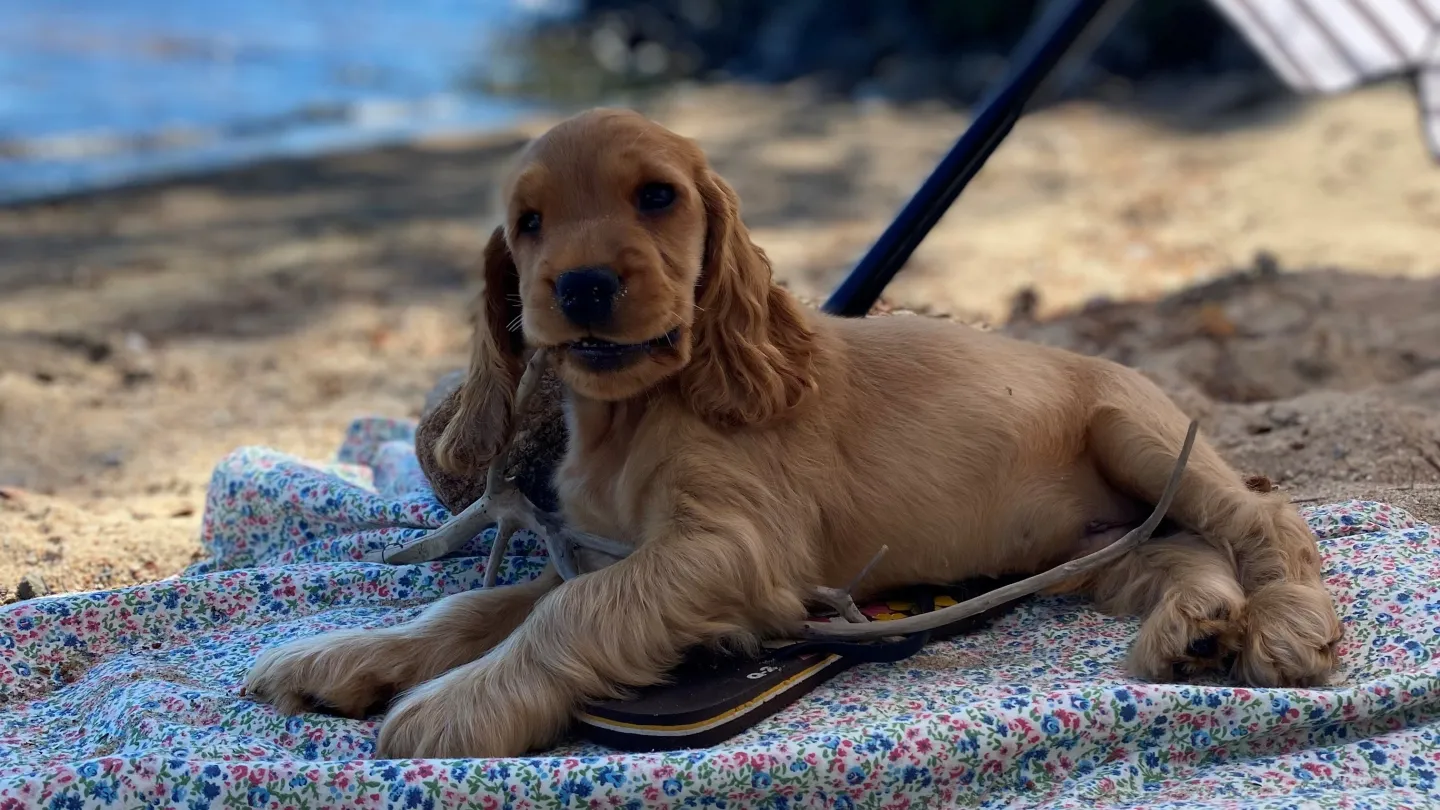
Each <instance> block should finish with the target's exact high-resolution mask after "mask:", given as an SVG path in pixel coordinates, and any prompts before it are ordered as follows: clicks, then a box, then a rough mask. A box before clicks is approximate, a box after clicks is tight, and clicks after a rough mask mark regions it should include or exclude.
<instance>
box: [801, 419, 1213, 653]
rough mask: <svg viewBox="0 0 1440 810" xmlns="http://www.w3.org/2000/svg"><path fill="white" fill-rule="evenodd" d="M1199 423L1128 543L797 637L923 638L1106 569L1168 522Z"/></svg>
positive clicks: (816, 627)
mask: <svg viewBox="0 0 1440 810" xmlns="http://www.w3.org/2000/svg"><path fill="white" fill-rule="evenodd" d="M1199 427H1200V425H1199V423H1198V422H1193V421H1192V422H1191V423H1190V430H1189V432H1187V433H1186V434H1185V444H1184V445H1182V446H1181V448H1180V455H1179V457H1178V458H1176V460H1175V468H1174V469H1173V470H1172V471H1171V473H1170V481H1169V482H1168V483H1167V484H1166V485H1165V490H1164V492H1162V493H1161V495H1160V501H1159V502H1158V503H1156V504H1155V509H1154V511H1152V512H1151V513H1150V516H1149V517H1148V518H1146V519H1145V522H1144V523H1142V524H1140V525H1139V526H1137V527H1136V528H1134V529H1132V530H1131V531H1130V532H1128V533H1127V534H1126V535H1125V536H1124V537H1122V538H1120V539H1119V540H1117V541H1115V542H1114V543H1112V544H1110V545H1108V546H1106V547H1105V548H1102V549H1100V550H1099V551H1096V552H1094V553H1092V554H1087V555H1085V556H1084V557H1081V558H1079V559H1077V560H1071V561H1070V562H1067V563H1065V564H1063V565H1059V566H1056V567H1055V568H1051V569H1050V570H1048V571H1045V572H1044V573H1040V574H1036V575H1035V576H1033V577H1029V578H1028V579H1023V580H1021V581H1019V582H1015V583H1012V584H1010V585H1006V586H1005V587H1003V588H997V589H995V590H993V591H990V592H989V593H986V594H983V595H981V596H977V597H975V598H974V599H967V600H966V601H964V602H961V603H960V604H958V605H953V606H951V607H947V608H943V609H941V610H934V611H931V612H929V613H922V614H920V615H919V616H910V617H908V618H905V619H896V620H894V621H887V622H867V623H865V624H858V623H853V622H852V623H841V622H805V623H804V624H803V625H802V626H801V627H800V628H798V632H797V634H796V637H798V638H802V639H845V640H849V641H866V640H872V639H879V638H887V637H890V636H897V635H908V634H910V633H919V632H923V631H925V630H934V629H936V628H937V627H944V626H945V625H947V624H952V623H954V622H957V621H959V620H961V619H966V618H969V617H971V616H977V615H979V614H981V613H984V612H985V611H987V610H990V609H992V608H996V607H999V606H1000V605H1003V604H1005V603H1007V602H1011V601H1013V600H1015V599H1019V598H1021V597H1024V596H1029V595H1030V594H1033V593H1039V592H1040V591H1042V590H1044V589H1046V588H1048V587H1050V586H1052V585H1057V584H1059V583H1061V582H1064V581H1065V580H1068V579H1070V578H1071V577H1074V576H1076V575H1077V574H1082V573H1084V572H1086V571H1090V570H1093V569H1096V568H1099V567H1101V566H1104V565H1108V564H1109V563H1110V562H1112V561H1114V560H1116V559H1117V558H1119V557H1120V556H1122V555H1124V554H1125V553H1127V552H1129V551H1130V550H1131V549H1133V548H1135V547H1136V546H1138V545H1140V544H1141V543H1143V542H1145V541H1146V540H1148V539H1150V535H1151V534H1153V533H1154V532H1155V527H1157V526H1159V525H1160V521H1161V520H1164V518H1165V512H1166V511H1168V510H1169V509H1170V503H1171V501H1173V500H1174V499H1175V492H1176V491H1177V490H1178V489H1179V488H1180V479H1181V476H1182V475H1183V474H1184V472H1185V464H1186V462H1188V461H1189V460H1190V449H1191V447H1193V446H1194V444H1195V434H1196V432H1197V431H1198V430H1199Z"/></svg>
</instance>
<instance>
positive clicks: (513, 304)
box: [434, 228, 525, 476]
mask: <svg viewBox="0 0 1440 810" xmlns="http://www.w3.org/2000/svg"><path fill="white" fill-rule="evenodd" d="M471 317H472V323H473V324H474V327H475V329H474V334H473V335H472V336H471V338H470V370H469V372H468V373H467V374H466V377H465V381H464V382H463V383H461V385H460V390H459V392H458V397H459V406H458V408H457V409H456V411H455V415H454V416H453V417H451V419H450V423H449V424H447V425H446V426H445V430H444V432H442V433H441V434H440V438H439V439H438V440H436V442H435V450H434V453H435V462H436V463H437V464H438V465H439V466H440V467H441V469H444V470H446V471H447V472H450V473H452V474H454V475H461V476H466V475H482V474H483V473H484V471H485V470H486V468H488V467H489V466H490V461H491V459H493V458H494V457H495V454H496V453H498V452H499V451H500V447H501V446H502V445H503V444H504V442H505V437H506V436H507V435H509V433H510V430H511V428H512V425H511V410H512V408H513V405H514V402H515V391H516V388H517V387H518V386H519V385H520V373H521V362H520V354H521V352H522V351H523V350H524V346H525V340H524V336H523V335H522V333H521V331H520V274H519V272H518V271H517V270H516V269H515V261H514V259H512V258H511V257H510V248H509V246H508V245H506V243H505V229H504V228H496V229H495V232H494V233H492V234H491V235H490V242H489V243H488V244H487V245H486V246H485V268H484V279H483V280H482V289H481V291H480V295H479V297H478V298H477V299H476V302H475V307H474V309H473V311H472V315H471Z"/></svg>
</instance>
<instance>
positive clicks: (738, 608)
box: [379, 521, 806, 757]
mask: <svg viewBox="0 0 1440 810" xmlns="http://www.w3.org/2000/svg"><path fill="white" fill-rule="evenodd" d="M728 522H729V523H730V524H731V525H730V528H731V530H730V531H727V532H724V533H719V532H715V533H711V532H697V531H696V530H695V528H694V526H693V523H692V524H690V525H688V526H682V525H681V524H680V522H679V521H676V526H675V527H674V528H675V533H674V534H673V535H670V536H666V537H663V538H657V539H655V540H651V541H649V542H647V543H645V544H643V545H641V546H640V547H639V548H638V549H637V550H636V551H635V553H633V554H632V555H630V556H629V557H627V558H626V559H624V560H621V561H620V562H618V563H615V564H614V565H612V566H609V567H607V568H604V569H601V570H599V571H596V572H594V573H589V574H585V575H583V576H580V577H577V578H576V579H572V580H570V581H568V582H566V583H564V584H563V585H561V586H560V587H558V588H556V589H555V591H554V592H553V593H551V594H550V595H548V596H546V597H545V598H544V599H542V600H541V601H540V602H539V604H537V605H536V606H535V611H534V613H532V614H531V615H530V617H529V618H528V619H526V620H525V623H524V624H523V625H521V626H520V627H519V628H518V629H517V630H516V631H515V632H514V633H513V634H512V635H511V636H510V637H509V638H508V639H506V640H505V642H504V643H503V644H501V645H500V646H499V647H497V648H496V649H495V651H494V652H493V653H491V654H490V655H487V656H485V657H484V658H481V659H479V660H478V661H474V662H472V663H470V664H466V665H465V666H462V667H460V668H458V669H455V670H452V671H451V672H449V673H447V674H445V675H443V676H441V677H439V678H437V679H435V680H432V681H429V682H428V683H425V684H422V685H420V686H419V687H417V688H416V689H414V690H413V691H411V692H410V693H409V694H407V695H405V696H404V697H402V698H400V699H399V700H397V701H396V702H395V704H394V708H393V709H392V710H391V712H390V715H389V716H388V717H387V718H386V720H385V723H384V725H383V726H382V728H381V731H380V745H379V752H380V754H381V756H385V757H508V756H518V755H520V754H523V753H525V752H526V751H528V750H532V749H534V748H536V747H539V746H542V745H545V744H548V743H550V742H552V741H554V740H555V739H556V738H557V737H558V736H559V735H560V734H561V733H562V732H563V731H564V730H565V728H566V727H567V726H568V724H569V722H570V719H571V717H572V715H573V713H574V711H575V710H576V709H577V708H578V707H579V706H580V705H581V704H582V703H583V702H584V701H585V700H589V699H596V698H600V697H605V696H611V695H616V694H619V692H618V691H617V690H622V689H624V688H625V687H639V686H646V685H649V684H654V683H659V682H660V681H661V680H662V679H663V678H664V676H665V673H666V672H667V671H668V670H669V669H670V668H671V667H673V666H674V665H675V664H676V663H678V662H679V660H680V658H681V656H682V655H683V653H684V651H685V650H686V649H688V648H690V647H692V646H694V645H697V644H705V643H715V642H719V641H732V642H737V643H744V642H746V641H747V640H751V639H753V638H754V634H755V633H757V632H762V631H767V630H774V629H776V628H778V627H779V626H782V625H783V626H793V624H794V623H796V622H798V621H800V620H801V619H803V618H804V615H805V605H804V600H803V596H804V594H805V592H806V589H805V588H804V587H801V586H799V585H787V584H786V583H785V582H784V581H783V580H782V579H781V578H780V576H777V574H778V572H780V571H781V570H783V569H784V568H785V562H784V560H783V559H778V558H777V556H772V554H771V550H772V549H774V548H775V547H776V545H777V544H773V543H772V544H768V545H767V544H763V543H760V542H759V541H758V539H756V533H755V532H754V531H753V530H747V529H743V528H740V527H737V526H735V523H736V522H737V521H728ZM781 576H783V575H781ZM802 581H803V580H802Z"/></svg>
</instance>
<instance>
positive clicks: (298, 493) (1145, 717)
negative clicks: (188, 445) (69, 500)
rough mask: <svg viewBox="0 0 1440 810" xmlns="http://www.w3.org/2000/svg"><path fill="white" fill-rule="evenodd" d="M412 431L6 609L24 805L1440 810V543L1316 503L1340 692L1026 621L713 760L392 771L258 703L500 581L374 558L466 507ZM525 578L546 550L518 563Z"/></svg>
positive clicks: (1100, 621) (0, 709)
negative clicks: (1336, 621) (1198, 676)
mask: <svg viewBox="0 0 1440 810" xmlns="http://www.w3.org/2000/svg"><path fill="white" fill-rule="evenodd" d="M413 429H414V426H413V425H412V424H410V423H407V422H395V421H390V420H378V419H377V420H361V421H359V422H357V423H355V425H353V426H352V428H351V430H350V433H349V435H348V436H347V438H346V440H345V442H344V445H343V447H342V449H341V451H340V453H339V457H338V459H337V460H336V461H335V462H333V463H327V464H313V463H308V462H306V461H302V460H300V459H297V458H293V457H290V456H287V455H285V454H282V453H279V452H276V451H273V450H268V449H263V448H246V449H242V450H239V451H237V452H235V453H234V454H232V455H231V456H229V457H228V458H226V459H225V460H224V461H223V462H222V463H221V464H220V465H219V466H218V468H217V469H216V471H215V476H214V479H213V481H212V482H211V486H210V492H209V501H208V504H207V508H206V514H205V521H204V538H203V539H204V543H205V546H206V549H207V551H208V552H209V554H210V558H209V559H208V560H207V561H206V562H203V563H201V564H199V565H197V566H195V567H194V568H192V569H191V570H188V571H186V572H185V573H184V574H183V575H181V576H179V577H176V578H172V579H168V580H164V581H161V582H155V583H151V584H146V585H139V586H135V587H130V588H124V589H120V590H114V591H105V592H100V593H90V594H74V595H65V596H58V597H51V598H44V599H36V600H31V601H27V602H22V603H19V604H15V605H11V606H9V607H5V608H3V609H0V808H12V807H14V808H18V807H47V808H80V807H144V806H149V807H184V808H203V807H215V808H221V807H295V808H300V807H303V808H319V807H372V806H375V807H379V806H385V807H407V808H431V807H442V806H461V805H464V806H479V807H486V808H501V807H506V808H510V807H514V808H527V807H528V808H551V807H555V808H561V807H569V808H583V807H600V808H611V807H715V808H737V807H775V808H791V807H838V808H869V807H874V808H881V807H895V808H901V807H937V806H948V805H961V806H972V805H978V806H994V807H1000V806H1004V807H1029V806H1037V807H1074V808H1081V807H1091V806H1101V807H1133V806H1144V807H1150V808H1161V807H1177V808H1178V807H1186V808H1194V807H1240V806H1244V807H1295V806H1315V807H1326V808H1339V807H1416V806H1424V805H1428V804H1434V803H1436V802H1437V801H1440V788H1437V785H1436V773H1437V769H1440V717H1437V715H1440V661H1437V659H1436V653H1437V652H1440V532H1437V531H1436V530H1435V529H1433V528H1431V527H1430V526H1428V525H1425V524H1423V523H1420V522H1418V521H1416V520H1415V519H1414V518H1412V517H1411V516H1409V515H1407V514H1405V513H1404V512H1401V511H1399V510H1397V509H1392V508H1390V507H1387V506H1384V505H1381V504H1376V503H1364V502H1351V503H1345V504H1338V505H1332V506H1324V507H1320V508H1316V509H1311V510H1308V511H1307V513H1306V515H1307V518H1308V519H1309V521H1310V523H1311V525H1312V526H1313V527H1314V529H1315V531H1316V532H1317V533H1318V534H1319V535H1320V537H1321V538H1322V540H1321V542H1322V546H1323V550H1324V552H1325V556H1326V559H1327V563H1328V569H1327V570H1328V575H1329V581H1330V584H1331V586H1332V587H1333V589H1334V592H1335V594H1336V596H1337V598H1338V600H1339V605H1340V609H1341V611H1342V613H1343V615H1344V617H1345V621H1346V626H1347V638H1346V641H1345V642H1344V648H1343V659H1344V662H1345V665H1346V681H1345V685H1343V686H1340V687H1336V688H1332V689H1326V690H1293V691H1279V690H1257V689H1239V688H1234V687H1231V686H1228V685H1224V684H1219V683H1215V684H1188V685H1151V684H1143V683H1137V682H1134V681H1132V680H1130V679H1128V678H1126V677H1125V675H1124V673H1123V671H1122V669H1121V666H1120V662H1121V661H1122V659H1123V656H1124V652H1125V649H1126V646H1127V644H1128V643H1129V641H1130V638H1131V637H1132V635H1133V633H1134V631H1135V624H1134V623H1133V622H1127V621H1118V620H1114V619H1110V618H1106V617H1103V616H1100V615H1098V614H1097V613H1095V612H1093V611H1091V610H1089V609H1088V608H1087V607H1086V606H1085V605H1084V604H1083V603H1082V602H1080V601H1076V600H1072V599H1044V600H1036V601H1032V602H1029V603H1026V604H1024V605H1022V606H1021V607H1020V608H1019V609H1017V610H1015V611H1014V612H1012V613H1010V614H1008V615H1007V616H1005V617H1003V618H1002V619H1000V620H998V621H997V622H995V623H994V624H993V625H992V626H991V627H989V628H988V629H986V630H983V631H980V632H977V633H975V634H973V635H969V636H965V637H962V638H959V639H956V640H952V641H947V642H943V643H936V644H933V645H931V646H929V647H927V648H926V649H925V650H924V651H922V652H921V653H920V654H918V655H916V656H915V657H913V658H911V659H909V660H906V661H902V662H900V663H896V664H866V665H861V666H858V667H856V668H854V669H852V670H850V671H848V672H846V673H844V674H842V675H840V676H838V677H837V678H836V679H834V680H832V681H830V682H829V683H828V684H826V685H824V686H821V687H820V688H819V689H818V690H816V691H815V692H813V693H811V694H810V695H809V696H807V697H805V698H803V699H801V701H800V702H799V703H797V704H795V705H794V706H791V707H790V708H788V709H785V710H783V711H782V712H780V713H779V714H778V715H776V716H774V717H773V718H771V719H769V720H766V721H764V722H763V723H762V724H761V725H759V726H758V727H756V728H754V729H752V730H750V731H748V732H746V733H744V734H742V735H741V736H739V737H737V738H735V739H732V740H730V741H729V742H727V743H725V744H724V745H721V746H718V747H715V748H713V749H708V750H699V751H688V752H680V753H671V754H654V755H629V754H617V753H614V752H607V751H605V750H603V749H599V748H596V747H594V746H590V745H586V744H579V743H569V744H566V745H564V746H562V747H560V748H558V749H556V750H554V751H552V752H548V753H547V754H545V755H544V756H536V757H527V758H521V759H511V760H453V761H377V760H375V759H372V758H371V751H372V747H373V745H374V740H375V732H376V725H375V724H374V723H368V722H356V721H350V720H343V719H337V718H332V717H326V716H321V715H306V716H302V717H289V718H287V717H283V716H280V715H278V714H276V713H275V712H274V711H273V710H272V709H271V708H270V707H268V706H264V705H257V704H254V703H251V702H249V701H247V700H245V699H244V698H242V697H241V696H240V694H239V686H240V683H241V679H242V678H243V676H244V674H245V671H246V669H247V668H248V667H249V665H250V663H251V662H252V661H253V660H254V658H255V656H256V654H257V653H258V652H259V651H260V650H261V649H263V648H265V647H268V646H269V645H272V644H276V643H279V642H281V641H284V640H286V639H290V638H293V637H295V636H298V635H301V634H308V633H317V632H320V631H322V630H326V629H330V628H335V627H342V626H376V625H382V624H389V623H393V622H398V621H401V620H403V619H405V618H408V617H410V616H412V615H414V614H415V613H416V612H417V611H419V610H420V609H421V608H422V606H424V605H425V604H426V603H428V602H430V601H432V600H434V599H435V598H436V597H439V596H441V595H443V594H447V593H453V592H456V591H460V590H464V589H467V588H474V587H478V586H479V584H480V582H481V579H482V574H481V571H482V565H483V559H484V554H485V552H486V548H485V546H486V545H487V540H486V539H485V538H482V539H480V540H477V541H476V542H475V543H474V544H473V545H472V547H470V548H468V549H465V550H464V552H463V553H462V554H461V555H459V556H457V557H455V558H453V559H447V560H444V561H439V562H435V563H430V564H425V565H413V566H399V567H396V566H384V565H371V564H365V563H361V562H357V561H356V560H357V559H358V558H359V557H360V556H361V555H362V554H363V553H364V552H365V551H367V550H369V549H371V548H374V547H376V546H377V545H381V544H384V543H386V542H390V541H394V540H396V539H404V538H405V537H408V536H412V535H413V534H414V533H416V532H423V531H425V529H424V528H406V527H433V526H436V525H438V524H439V523H440V522H441V521H442V520H444V519H445V517H446V516H447V515H446V512H445V510H444V508H443V507H442V506H441V505H440V504H439V503H438V502H437V501H436V500H435V499H434V497H433V496H432V495H431V494H430V492H429V490H428V488H427V486H426V484H425V481H424V479H423V476H422V475H421V474H420V472H419V469H418V467H417V465H416V463H415V458H414V455H413V453H412V452H411V449H410V441H411V437H412V432H413ZM516 551H517V552H518V553H517V554H515V556H512V557H511V558H510V560H509V567H508V569H507V571H506V572H505V574H504V578H505V579H507V580H514V579H516V578H520V577H526V576H530V575H533V573H535V572H536V571H538V569H539V568H540V567H541V566H542V565H543V562H544V561H543V557H542V555H543V552H542V551H540V550H538V549H537V548H536V547H534V546H533V545H532V546H531V547H528V548H523V547H521V548H517V549H516Z"/></svg>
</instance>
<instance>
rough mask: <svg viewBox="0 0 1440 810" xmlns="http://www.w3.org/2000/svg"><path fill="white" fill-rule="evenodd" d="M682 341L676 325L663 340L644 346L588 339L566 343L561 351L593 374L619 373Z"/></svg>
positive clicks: (652, 339) (649, 341) (655, 339)
mask: <svg viewBox="0 0 1440 810" xmlns="http://www.w3.org/2000/svg"><path fill="white" fill-rule="evenodd" d="M679 339H680V327H678V326H677V327H675V328H674V329H671V330H670V331H669V332H666V333H665V334H663V335H661V336H660V337H657V338H651V339H650V340H647V341H645V342H643V343H615V342H612V341H609V340H601V339H600V338H594V337H587V338H581V339H579V340H574V341H571V342H569V343H566V344H564V346H563V347H562V348H564V350H565V354H566V356H567V357H569V358H571V359H574V360H575V361H577V362H578V363H580V365H582V366H584V367H585V368H586V369H588V370H590V371H619V370H620V369H622V368H625V367H626V366H629V365H631V364H632V363H635V362H636V361H638V360H640V359H641V358H643V357H646V356H648V355H649V354H650V353H651V352H655V351H664V350H667V349H673V348H675V342H676V341H677V340H679Z"/></svg>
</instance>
